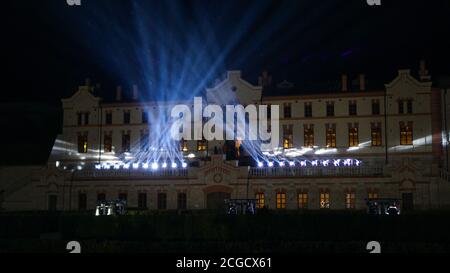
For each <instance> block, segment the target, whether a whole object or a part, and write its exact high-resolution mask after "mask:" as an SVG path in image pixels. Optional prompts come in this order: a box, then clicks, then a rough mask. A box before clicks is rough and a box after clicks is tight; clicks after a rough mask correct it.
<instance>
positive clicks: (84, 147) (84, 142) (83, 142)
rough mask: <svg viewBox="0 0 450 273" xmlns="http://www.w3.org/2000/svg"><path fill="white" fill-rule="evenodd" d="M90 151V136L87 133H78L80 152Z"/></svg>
mask: <svg viewBox="0 0 450 273" xmlns="http://www.w3.org/2000/svg"><path fill="white" fill-rule="evenodd" d="M87 151H88V138H87V134H79V135H78V152H79V153H87Z"/></svg>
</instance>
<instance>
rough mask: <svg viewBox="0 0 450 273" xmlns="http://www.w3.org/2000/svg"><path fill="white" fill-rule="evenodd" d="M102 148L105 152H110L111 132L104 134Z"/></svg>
mask: <svg viewBox="0 0 450 273" xmlns="http://www.w3.org/2000/svg"><path fill="white" fill-rule="evenodd" d="M103 149H104V150H105V153H109V152H112V134H111V133H109V134H105V137H104V146H103Z"/></svg>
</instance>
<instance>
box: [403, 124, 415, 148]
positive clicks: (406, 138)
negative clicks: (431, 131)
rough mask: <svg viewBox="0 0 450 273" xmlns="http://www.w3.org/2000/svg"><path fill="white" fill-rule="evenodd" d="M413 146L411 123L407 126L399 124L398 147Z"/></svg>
mask: <svg viewBox="0 0 450 273" xmlns="http://www.w3.org/2000/svg"><path fill="white" fill-rule="evenodd" d="M412 144H413V128H412V122H408V124H404V123H403V122H401V123H400V145H412Z"/></svg>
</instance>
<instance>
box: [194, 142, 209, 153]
mask: <svg viewBox="0 0 450 273" xmlns="http://www.w3.org/2000/svg"><path fill="white" fill-rule="evenodd" d="M207 149H208V141H207V140H206V139H202V140H197V151H199V152H201V151H206V150H207Z"/></svg>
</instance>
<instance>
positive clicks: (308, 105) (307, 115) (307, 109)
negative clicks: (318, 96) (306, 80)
mask: <svg viewBox="0 0 450 273" xmlns="http://www.w3.org/2000/svg"><path fill="white" fill-rule="evenodd" d="M310 117H312V103H311V102H305V118H310Z"/></svg>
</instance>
